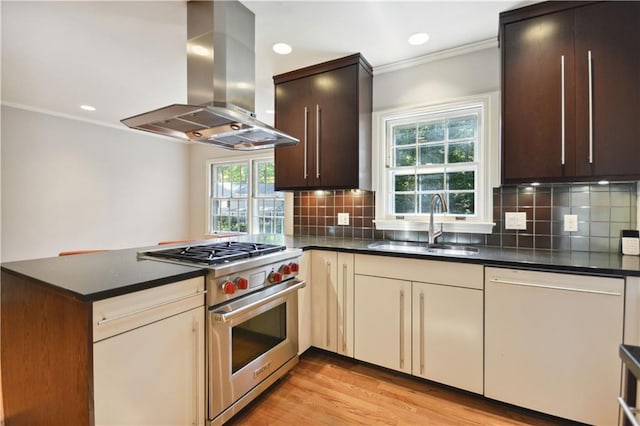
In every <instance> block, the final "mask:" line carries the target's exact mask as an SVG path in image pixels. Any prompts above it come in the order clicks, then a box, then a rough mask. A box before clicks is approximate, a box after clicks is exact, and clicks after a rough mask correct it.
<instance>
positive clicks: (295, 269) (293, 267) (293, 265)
mask: <svg viewBox="0 0 640 426" xmlns="http://www.w3.org/2000/svg"><path fill="white" fill-rule="evenodd" d="M289 266H291V272H298V271H300V266H299V265H298V264H297V263H296V262H291V263H290V264H289Z"/></svg>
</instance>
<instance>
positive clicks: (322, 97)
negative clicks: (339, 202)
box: [312, 65, 359, 188]
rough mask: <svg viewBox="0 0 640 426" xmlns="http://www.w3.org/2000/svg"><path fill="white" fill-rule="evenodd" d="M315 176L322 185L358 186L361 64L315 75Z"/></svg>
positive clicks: (318, 183)
mask: <svg viewBox="0 0 640 426" xmlns="http://www.w3.org/2000/svg"><path fill="white" fill-rule="evenodd" d="M312 80H313V83H312V87H313V95H314V96H313V98H314V105H313V113H314V121H315V122H316V126H315V129H314V131H315V134H314V135H313V137H312V139H313V141H314V142H313V144H314V147H313V153H314V164H313V166H312V169H313V170H314V176H313V178H315V180H316V183H317V185H318V186H319V187H323V188H340V187H343V188H345V187H348V188H357V187H358V171H359V170H358V169H359V167H358V164H359V162H358V152H359V149H358V148H359V144H358V65H350V66H348V67H343V68H339V69H336V70H333V71H327V72H324V73H321V74H317V75H315V76H313V77H312Z"/></svg>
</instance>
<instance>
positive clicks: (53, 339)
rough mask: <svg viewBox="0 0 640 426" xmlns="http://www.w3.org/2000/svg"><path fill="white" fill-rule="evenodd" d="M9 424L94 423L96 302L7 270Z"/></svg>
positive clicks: (4, 344) (2, 313)
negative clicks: (93, 329)
mask: <svg viewBox="0 0 640 426" xmlns="http://www.w3.org/2000/svg"><path fill="white" fill-rule="evenodd" d="M0 291H1V295H2V297H1V300H2V303H1V310H0V318H1V332H2V334H1V346H0V353H1V363H0V366H1V368H2V389H3V397H4V415H5V424H6V425H7V426H20V425H44V424H48V425H93V424H94V413H93V383H92V380H91V378H92V377H93V374H92V369H93V363H92V358H93V352H92V346H91V341H92V338H91V304H90V303H86V302H82V301H79V300H77V299H74V298H73V297H71V296H70V295H67V294H65V293H63V292H58V291H55V290H54V289H52V288H48V287H47V286H46V285H43V284H42V283H39V282H38V281H36V280H32V279H28V278H25V277H22V276H19V275H14V274H12V273H9V272H7V271H4V270H3V271H2V275H1V290H0Z"/></svg>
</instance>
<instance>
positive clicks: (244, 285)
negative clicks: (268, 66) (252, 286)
mask: <svg viewBox="0 0 640 426" xmlns="http://www.w3.org/2000/svg"><path fill="white" fill-rule="evenodd" d="M236 287H238V290H246V289H248V288H249V280H248V279H246V278H236Z"/></svg>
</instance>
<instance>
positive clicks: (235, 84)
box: [121, 1, 299, 150]
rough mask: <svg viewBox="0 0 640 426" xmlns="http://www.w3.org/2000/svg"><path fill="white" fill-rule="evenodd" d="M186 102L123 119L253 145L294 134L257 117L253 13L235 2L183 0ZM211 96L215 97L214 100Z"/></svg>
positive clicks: (283, 141) (146, 127) (225, 143)
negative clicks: (255, 110) (185, 12)
mask: <svg viewBox="0 0 640 426" xmlns="http://www.w3.org/2000/svg"><path fill="white" fill-rule="evenodd" d="M187 39H188V40H187V91H188V93H187V95H188V99H187V102H188V104H173V105H169V106H166V107H163V108H159V109H156V110H153V111H150V112H146V113H143V114H139V115H136V116H133V117H129V118H125V119H123V120H121V121H122V123H124V124H125V125H127V126H129V127H131V128H134V129H138V130H143V131H147V132H151V133H157V134H161V135H165V136H171V137H175V138H179V139H186V140H191V141H194V142H201V143H207V144H212V145H216V146H219V147H222V148H227V149H236V150H255V149H262V148H272V147H274V146H279V145H294V144H297V143H298V142H299V140H298V139H296V138H294V137H292V136H289V135H287V134H285V133H283V132H281V131H279V130H277V129H275V128H273V127H271V126H269V125H268V124H265V123H262V122H260V121H258V120H257V119H256V118H255V114H254V113H253V112H252V111H253V109H254V105H255V99H254V91H255V52H254V45H255V17H254V15H253V13H252V12H251V11H250V10H249V9H247V8H246V7H245V6H244V5H243V4H241V3H240V2H239V1H189V2H187ZM214 97H215V100H214Z"/></svg>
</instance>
